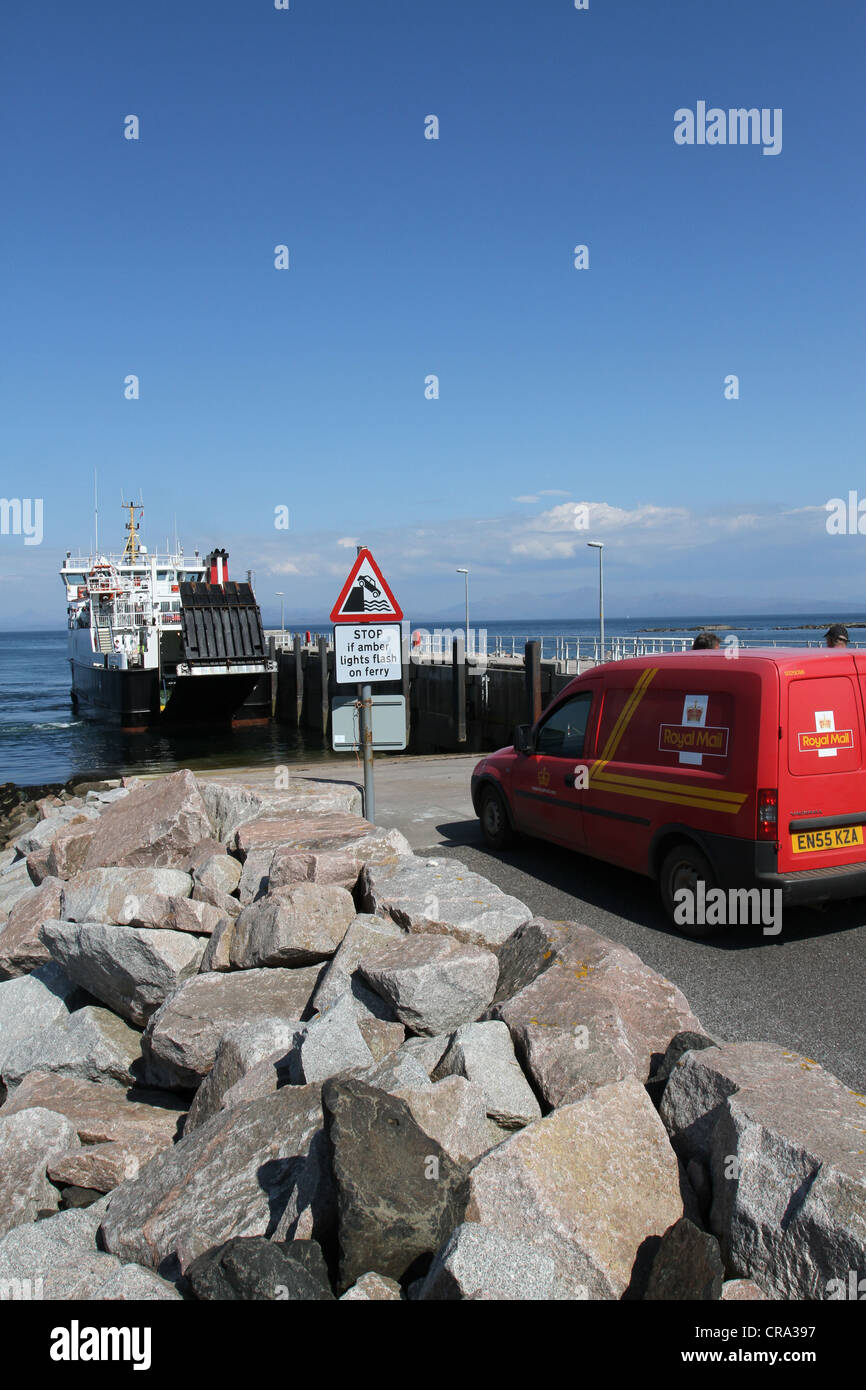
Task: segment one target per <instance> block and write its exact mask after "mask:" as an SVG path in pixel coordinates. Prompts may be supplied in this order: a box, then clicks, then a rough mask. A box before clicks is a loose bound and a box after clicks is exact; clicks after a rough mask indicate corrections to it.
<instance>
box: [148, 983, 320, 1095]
mask: <svg viewBox="0 0 866 1390" xmlns="http://www.w3.org/2000/svg"><path fill="white" fill-rule="evenodd" d="M318 976H319V970H318V967H316V966H308V967H306V968H301V969H298V970H243V971H238V972H236V973H229V974H224V973H221V972H217V971H214V972H212V973H211V974H209V975H196V976H195V977H194V978H193V979H191V980H187V982H186V983H185V984H184V985H182V986H181V988H180V989H179V990H178V991H177V993H176V994H173V995H172V997H171V998H170V999H168V1000H166V1002H165V1003H164V1004H163V1006H162V1008H161V1009H158V1010H157V1012H156V1013H155V1014H153V1015H152V1017H151V1019H150V1021H149V1023H148V1026H147V1031H146V1033H145V1035H144V1040H143V1044H142V1050H143V1054H144V1057H145V1062H146V1076H147V1078H148V1081H149V1083H150V1084H151V1085H155V1086H168V1087H169V1088H173V1087H177V1086H180V1087H182V1088H192V1089H195V1088H197V1087H198V1085H199V1083H200V1081H201V1080H202V1079H203V1078H204V1077H205V1076H207V1074H208V1072H209V1071H210V1069H211V1067H212V1066H213V1064H214V1061H215V1059H216V1054H217V1048H218V1047H219V1045H220V1042H221V1041H222V1039H223V1038H224V1037H225V1036H226V1035H227V1034H228V1033H230V1032H231V1031H232V1029H234V1028H236V1027H237V1026H238V1025H239V1024H242V1023H254V1022H256V1021H257V1020H259V1019H262V1018H280V1019H285V1020H286V1021H295V1020H297V1019H301V1020H303V1019H304V1018H305V1017H306V1016H307V1008H308V1005H309V1001H310V997H311V996H312V994H313V991H314V990H315V988H316V984H317V981H318Z"/></svg>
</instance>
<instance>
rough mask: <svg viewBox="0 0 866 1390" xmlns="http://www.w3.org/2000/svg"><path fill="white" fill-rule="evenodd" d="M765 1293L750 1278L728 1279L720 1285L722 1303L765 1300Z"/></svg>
mask: <svg viewBox="0 0 866 1390" xmlns="http://www.w3.org/2000/svg"><path fill="white" fill-rule="evenodd" d="M766 1301H767V1295H766V1294H765V1293H764V1292H763V1290H762V1289H759V1288H758V1286H757V1284H756V1283H755V1282H754V1281H753V1280H752V1279H728V1280H726V1281H725V1283H724V1284H723V1285H722V1302H723V1303H734V1302H742V1303H750V1302H751V1303H757V1302H766Z"/></svg>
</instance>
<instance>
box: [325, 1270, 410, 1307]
mask: <svg viewBox="0 0 866 1390" xmlns="http://www.w3.org/2000/svg"><path fill="white" fill-rule="evenodd" d="M402 1299H403V1294H402V1292H401V1290H400V1285H399V1284H398V1283H397V1280H396V1279H386V1278H385V1276H384V1275H382V1274H375V1273H373V1272H372V1271H371V1272H370V1273H369V1274H362V1275H361V1277H360V1279H356V1280H355V1282H354V1284H353V1285H352V1287H351V1288H350V1289H347V1290H346V1292H345V1293H344V1294H343V1297H342V1298H341V1299H340V1302H341V1303H400V1302H402Z"/></svg>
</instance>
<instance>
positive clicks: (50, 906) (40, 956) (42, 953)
mask: <svg viewBox="0 0 866 1390" xmlns="http://www.w3.org/2000/svg"><path fill="white" fill-rule="evenodd" d="M62 889H63V880H62V879H59V878H51V877H48V878H45V879H43V881H42V883H41V884H40V885H39V886H38V888H34V887H32V886H31V887H30V891H29V892H27V893H22V895H21V897H20V898H19V899H18V901H17V902H16V903H14V904H13V906H12V909H11V911H10V913H9V916H8V917H7V919H6V922H5V924H4V925H0V978H5V979H14V978H15V977H17V976H19V975H26V974H28V972H29V971H31V970H36V969H37V968H38V967H39V966H40V965H45V964H46V963H47V962H48V961H49V960H50V959H51V956H50V954H49V951H48V948H47V947H46V946H45V945H44V944H43V942H42V941H41V940H40V938H39V928H40V927H41V926H42V923H43V922H44V921H45V920H46V918H48V917H58V916H59V915H60V902H61V894H62Z"/></svg>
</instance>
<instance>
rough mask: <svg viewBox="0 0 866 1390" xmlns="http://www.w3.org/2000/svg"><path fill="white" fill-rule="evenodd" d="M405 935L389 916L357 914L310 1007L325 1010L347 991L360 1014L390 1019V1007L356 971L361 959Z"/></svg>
mask: <svg viewBox="0 0 866 1390" xmlns="http://www.w3.org/2000/svg"><path fill="white" fill-rule="evenodd" d="M405 935H406V933H405V932H404V931H403V929H402V928H401V927H398V926H397V924H396V923H395V922H392V921H391V919H390V918H389V917H374V916H371V915H370V914H369V913H359V914H358V916H356V917H355V918H354V919H353V921H352V922H351V923H350V924H349V928H348V930H347V932H346V934H345V936H344V937H343V939H342V941H341V942H340V944H339V946H338V947H337V951H336V953H335V955H334V956H333V959H332V960H331V961H330V963H329V965H328V967H327V969H326V970H325V973H324V974H323V975H322V979H321V983H320V984H319V987H318V989H317V990H316V993H315V995H314V996H313V1007H314V1008H315V1009H319V1010H320V1011H324V1010H325V1009H327V1008H328V1007H329V1005H331V1004H333V1002H334V1000H335V999H336V998H337V997H338V996H339V995H341V994H345V992H346V990H347V989H350V990H351V991H352V995H353V997H354V998H355V999H356V1000H357V1012H358V1014H359V1015H361V1016H363V1015H364V1014H373V1015H374V1016H375V1017H377V1018H386V1019H388V1020H393V1019H394V1018H395V1014H394V1011H393V1009H392V1008H391V1006H390V1005H389V1004H387V1003H386V1002H385V1000H383V999H382V998H381V996H380V995H378V994H376V992H375V990H372V989H370V988H369V986H368V985H365V984H364V982H363V980H362V979H361V977H360V975H359V974H358V973H357V972H358V964H359V962H360V961H361V959H362V957H363V956H365V955H368V954H369V953H370V952H371V951H375V950H376V949H377V948H378V947H380V946H385V945H387V944H388V943H389V942H390V941H394V940H397V941H400V940H402V939H403V937H404V936H405Z"/></svg>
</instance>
